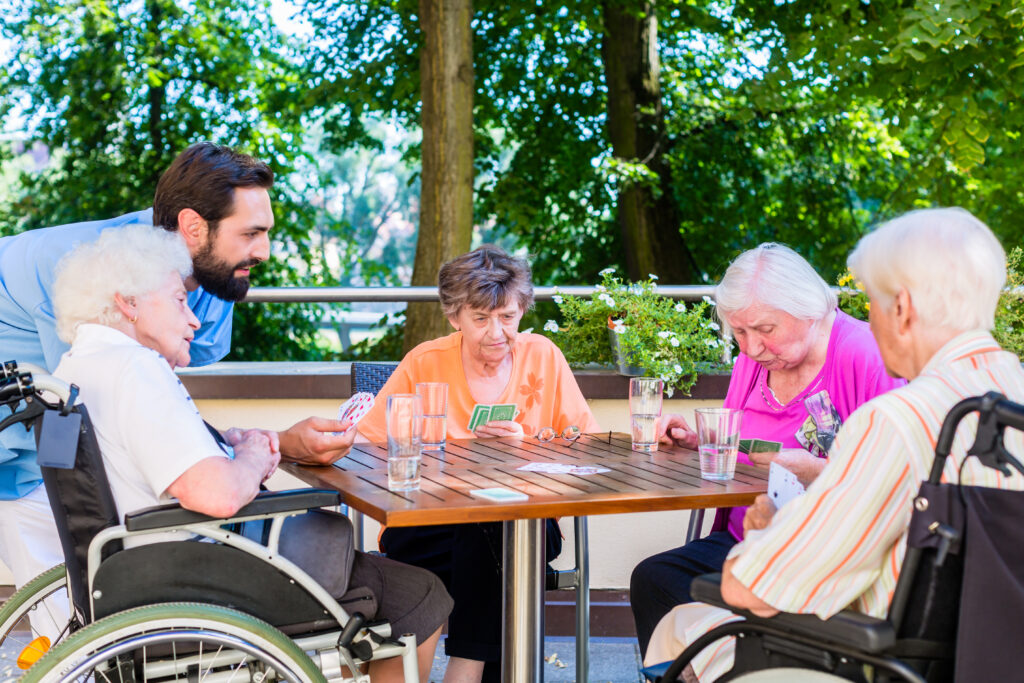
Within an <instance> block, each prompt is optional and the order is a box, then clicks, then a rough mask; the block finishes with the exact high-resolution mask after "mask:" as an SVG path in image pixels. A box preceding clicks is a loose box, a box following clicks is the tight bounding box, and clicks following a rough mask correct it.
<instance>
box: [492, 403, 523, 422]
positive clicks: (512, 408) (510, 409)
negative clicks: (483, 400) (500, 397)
mask: <svg viewBox="0 0 1024 683" xmlns="http://www.w3.org/2000/svg"><path fill="white" fill-rule="evenodd" d="M518 412H519V409H518V408H516V404H515V403H498V404H496V405H493V406H491V416H490V418H489V419H488V420H487V421H488V422H491V421H492V420H514V419H516V413H518Z"/></svg>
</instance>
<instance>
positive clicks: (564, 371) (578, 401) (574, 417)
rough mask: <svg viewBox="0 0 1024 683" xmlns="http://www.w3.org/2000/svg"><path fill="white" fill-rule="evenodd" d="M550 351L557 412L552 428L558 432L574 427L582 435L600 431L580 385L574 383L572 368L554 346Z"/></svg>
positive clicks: (574, 377)
mask: <svg viewBox="0 0 1024 683" xmlns="http://www.w3.org/2000/svg"><path fill="white" fill-rule="evenodd" d="M551 351H552V354H551V355H552V358H551V364H552V365H553V366H554V367H553V368H552V369H553V374H554V375H555V377H557V382H556V383H555V387H556V402H555V405H556V410H557V411H558V415H557V416H555V418H554V419H553V420H552V423H553V424H552V426H553V427H554V428H555V429H556V430H559V431H561V430H563V429H565V428H566V427H570V426H576V427H579V428H580V431H582V432H583V433H584V434H592V433H594V432H599V431H601V426H600V425H599V424H598V423H597V418H595V417H594V413H593V411H591V410H590V405H589V404H588V403H587V399H586V398H584V397H583V392H582V391H581V390H580V385H579V384H578V383H577V382H576V376H575V375H573V374H572V368H570V367H569V363H568V361H566V360H565V356H564V355H562V352H561V350H560V349H558V347H556V346H555V345H554V344H552V349H551Z"/></svg>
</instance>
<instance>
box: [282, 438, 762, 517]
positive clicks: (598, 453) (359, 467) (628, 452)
mask: <svg viewBox="0 0 1024 683" xmlns="http://www.w3.org/2000/svg"><path fill="white" fill-rule="evenodd" d="M531 462H545V463H562V464H571V465H581V466H597V467H604V468H607V469H608V470H609V471H608V472H603V473H600V474H550V473H545V472H524V471H521V470H519V469H518V468H519V467H521V466H523V465H526V464H528V463H531ZM281 467H282V469H284V470H285V471H287V472H290V473H291V474H293V475H295V476H297V477H298V478H299V479H302V480H303V481H304V482H306V483H308V484H310V485H312V486H314V487H318V488H327V489H336V490H338V491H341V492H342V495H343V497H344V499H345V502H346V503H347V504H348V505H351V506H352V507H354V508H355V509H357V510H359V511H360V512H362V513H363V514H366V515H369V516H370V517H372V518H374V519H376V520H377V521H378V522H381V523H382V524H385V525H387V526H418V525H427V524H451V523H460V522H491V521H504V520H512V519H535V518H540V517H562V516H566V517H578V516H585V515H598V514H611V513H623V512H652V511H657V510H677V509H698V508H715V507H732V506H736V505H749V504H750V503H751V502H753V500H754V498H755V497H757V495H758V494H760V493H764V492H765V491H766V490H767V487H768V473H767V472H766V471H764V470H760V469H756V468H754V467H751V466H748V465H737V467H736V477H735V478H734V479H733V480H732V481H726V482H716V481H707V480H705V479H701V478H700V465H699V463H698V460H697V453H696V452H695V451H690V450H684V449H681V448H665V447H664V446H662V450H660V451H658V452H657V453H637V452H635V451H633V450H632V449H631V448H630V440H629V436H628V435H626V434H587V435H583V436H582V437H580V439H579V440H578V441H577V442H576V443H573V444H571V445H570V444H568V443H567V442H565V441H562V440H561V439H555V440H554V441H551V442H547V443H544V442H541V441H538V440H537V439H536V438H525V439H511V438H501V439H454V440H449V441H448V443H447V448H446V451H445V452H444V453H440V452H425V453H424V456H423V464H422V468H421V482H420V490H419V491H402V492H392V491H388V488H387V447H386V446H383V445H380V444H367V443H362V444H356V445H355V446H354V447H353V448H352V451H351V452H350V453H349V454H348V455H347V456H346V457H344V458H342V459H341V460H339V461H338V462H336V463H335V464H334V465H332V466H330V467H310V466H304V465H296V464H294V463H287V464H284V463H283V464H282V465H281ZM497 486H501V487H505V488H512V489H516V490H518V491H521V492H523V493H526V494H527V495H529V496H530V498H529V499H528V500H524V501H514V502H501V503H496V502H491V501H488V500H484V499H481V498H477V497H475V496H471V495H470V494H469V492H470V491H471V490H473V489H484V488H492V487H497Z"/></svg>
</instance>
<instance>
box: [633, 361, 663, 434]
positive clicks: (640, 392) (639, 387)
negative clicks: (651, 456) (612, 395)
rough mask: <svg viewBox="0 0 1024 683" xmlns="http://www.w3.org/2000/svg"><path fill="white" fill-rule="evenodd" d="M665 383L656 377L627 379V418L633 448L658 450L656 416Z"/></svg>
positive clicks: (659, 412)
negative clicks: (629, 424)
mask: <svg viewBox="0 0 1024 683" xmlns="http://www.w3.org/2000/svg"><path fill="white" fill-rule="evenodd" d="M664 389H665V383H664V382H663V381H661V380H660V379H658V378H656V377H633V378H631V379H630V380H629V420H630V423H631V425H632V427H631V432H632V437H633V450H634V451H644V452H647V453H653V452H655V451H657V450H658V418H659V417H661V395H662V392H663V391H664Z"/></svg>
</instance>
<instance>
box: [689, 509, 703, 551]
mask: <svg viewBox="0 0 1024 683" xmlns="http://www.w3.org/2000/svg"><path fill="white" fill-rule="evenodd" d="M703 530H704V508H699V509H697V510H690V525H689V526H688V527H687V529H686V542H687V543H690V542H692V541H696V540H697V539H698V538H700V537H701V532H702V531H703Z"/></svg>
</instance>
